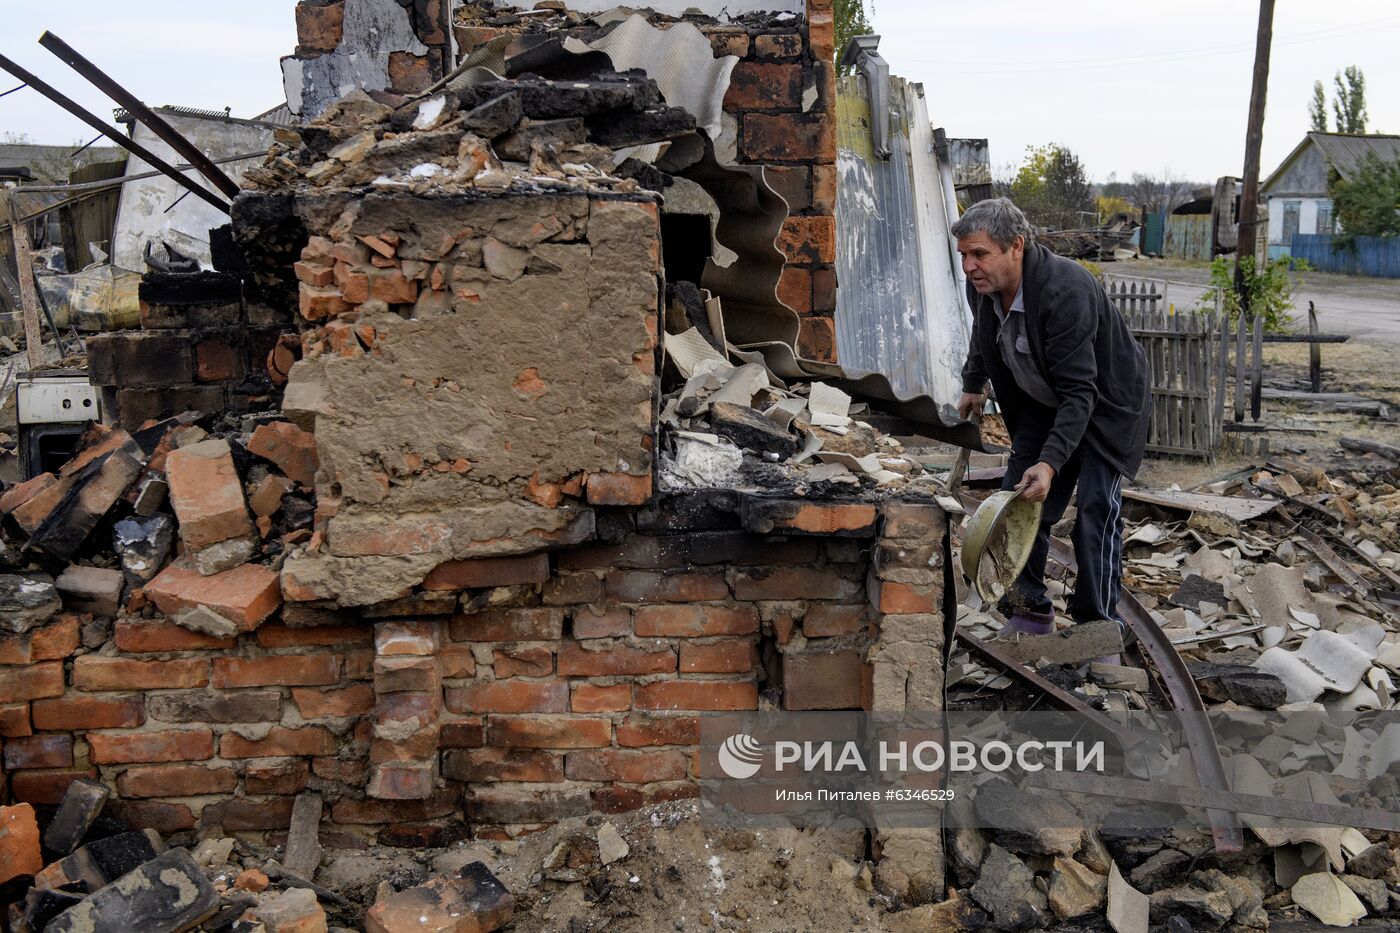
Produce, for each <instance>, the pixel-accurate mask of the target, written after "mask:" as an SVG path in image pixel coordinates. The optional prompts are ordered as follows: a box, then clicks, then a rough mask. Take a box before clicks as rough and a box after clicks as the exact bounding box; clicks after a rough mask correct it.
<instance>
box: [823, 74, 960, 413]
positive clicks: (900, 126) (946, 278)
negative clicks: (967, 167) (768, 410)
mask: <svg viewBox="0 0 1400 933" xmlns="http://www.w3.org/2000/svg"><path fill="white" fill-rule="evenodd" d="M889 100H890V110H891V112H890V113H889V114H882V115H875V116H876V117H878V118H880V119H889V120H891V121H892V125H891V133H890V143H891V150H892V152H891V156H890V158H889V159H888V160H881V159H878V158H876V157H875V155H874V152H873V148H872V144H871V137H870V121H871V119H872V115H871V113H870V95H869V92H868V88H867V85H866V79H865V77H864V76H863V75H856V76H853V77H847V78H842V79H841V82H840V85H839V89H838V93H837V103H836V115H837V146H838V150H837V156H836V164H837V171H838V172H839V175H840V181H839V184H838V186H837V198H836V225H837V264H836V270H837V277H838V281H839V282H840V284H841V288H840V290H839V291H838V292H837V309H836V347H837V359H839V360H840V361H841V365H842V367H843V368H846V369H848V370H868V371H874V372H878V373H882V374H884V375H885V376H887V377H888V378H889V381H890V384H891V386H892V388H893V389H894V391H895V392H896V393H898V394H900V395H902V396H914V395H927V396H929V397H931V399H932V400H933V401H934V402H935V403H936V404H937V406H938V408H939V410H940V412H941V413H942V414H943V416H944V420H945V421H946V422H947V423H949V424H952V423H954V422H956V421H957V416H956V411H957V401H958V396H959V395H960V394H961V391H962V380H961V377H960V374H961V371H962V365H963V362H964V361H965V360H966V359H967V348H968V341H969V337H970V333H971V322H972V317H971V313H970V312H969V310H968V309H967V305H966V301H965V300H964V298H963V296H962V294H961V292H960V290H959V288H958V285H957V279H956V275H955V272H954V268H953V260H952V255H953V253H952V243H951V241H950V238H949V233H948V227H949V223H950V222H949V216H948V211H947V209H946V207H945V205H944V200H943V187H942V184H941V182H940V179H939V175H938V164H937V161H936V159H935V157H934V154H933V134H932V132H931V130H930V124H929V116H928V108H927V105H926V103H925V101H924V92H923V87H922V86H921V85H918V84H910V83H908V82H906V81H905V80H903V79H902V78H891V79H890V94H889Z"/></svg>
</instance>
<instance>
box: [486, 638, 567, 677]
mask: <svg viewBox="0 0 1400 933" xmlns="http://www.w3.org/2000/svg"><path fill="white" fill-rule="evenodd" d="M491 670H492V671H494V672H495V674H496V677H497V678H498V679H500V678H506V677H548V676H549V675H550V674H553V673H554V652H553V651H552V650H550V649H549V648H546V647H544V646H536V647H515V648H507V649H503V650H501V649H498V650H496V651H494V652H492V660H491Z"/></svg>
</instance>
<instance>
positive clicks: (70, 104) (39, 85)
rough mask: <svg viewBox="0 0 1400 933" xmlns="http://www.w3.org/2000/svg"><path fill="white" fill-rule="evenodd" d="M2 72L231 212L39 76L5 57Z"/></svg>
mask: <svg viewBox="0 0 1400 933" xmlns="http://www.w3.org/2000/svg"><path fill="white" fill-rule="evenodd" d="M0 68H4V69H5V70H6V71H8V72H9V73H10V74H12V75H14V76H15V77H16V78H18V79H19V80H21V81H23V82H24V83H25V84H27V85H29V86H30V87H32V88H33V89H34V90H36V91H38V92H39V93H40V94H43V95H44V96H45V97H47V98H48V99H49V100H51V101H53V102H54V103H55V104H58V106H60V107H62V108H63V109H64V110H66V111H68V112H69V113H71V114H72V115H73V116H75V117H77V118H78V119H79V120H82V121H83V122H84V123H86V124H87V125H88V126H90V127H92V128H93V129H95V130H97V131H98V132H99V133H101V134H102V135H103V136H106V137H107V138H108V139H110V140H112V141H113V142H114V143H116V144H117V145H119V146H121V147H122V148H123V149H125V150H126V151H128V152H130V153H131V154H132V155H134V156H136V157H137V158H139V159H144V160H145V161H146V162H147V163H148V164H149V165H150V166H151V167H152V168H154V169H157V170H158V171H160V173H161V174H163V175H166V176H169V177H170V178H171V179H172V180H174V181H175V182H176V183H177V184H179V185H180V186H182V187H184V188H188V189H189V190H190V193H191V194H194V195H196V196H197V197H200V198H202V199H203V200H205V201H207V202H209V204H211V205H212V206H214V207H217V208H218V209H219V210H221V211H223V212H224V213H225V214H227V213H228V212H229V205H228V202H227V201H224V200H223V199H221V198H220V197H219V196H218V195H216V194H214V193H213V192H212V191H210V190H209V189H207V188H205V187H203V186H201V185H198V184H196V183H195V182H194V181H191V180H190V179H189V178H186V177H185V176H184V175H182V174H180V172H179V171H178V170H177V169H176V168H175V167H174V166H173V165H171V164H170V163H168V162H166V161H165V160H164V159H162V158H161V157H160V156H158V155H156V154H155V153H154V152H152V151H151V150H149V149H147V148H146V147H145V146H143V145H141V144H140V143H138V142H137V141H136V140H134V139H132V138H131V137H130V136H128V135H126V134H125V133H123V132H122V131H121V130H119V129H117V128H116V127H115V126H112V125H111V124H110V123H106V122H103V120H102V119H101V118H100V117H97V116H95V115H94V114H92V113H90V112H88V111H87V110H84V109H83V108H82V107H81V106H79V105H78V103H77V102H75V101H74V100H72V99H71V98H69V97H67V96H66V95H65V94H63V92H62V91H59V90H58V89H57V88H55V87H53V86H52V85H50V84H47V83H46V82H44V81H42V80H40V79H39V77H38V76H37V75H34V74H32V73H31V72H29V71H27V70H25V69H24V68H22V67H21V66H20V65H19V64H17V63H16V62H14V61H11V60H10V59H8V58H6V57H5V56H4V55H0Z"/></svg>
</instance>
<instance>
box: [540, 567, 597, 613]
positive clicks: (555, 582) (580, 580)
mask: <svg viewBox="0 0 1400 933" xmlns="http://www.w3.org/2000/svg"><path fill="white" fill-rule="evenodd" d="M541 597H542V599H543V600H544V604H545V605H546V606H575V605H579V604H581V603H596V602H597V601H598V600H600V599H602V598H603V581H602V580H600V579H598V577H597V576H596V575H595V574H591V573H567V574H562V575H560V576H556V577H552V578H551V579H549V580H547V581H545V584H544V588H543V589H542V591H541Z"/></svg>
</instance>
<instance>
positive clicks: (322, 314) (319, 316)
mask: <svg viewBox="0 0 1400 933" xmlns="http://www.w3.org/2000/svg"><path fill="white" fill-rule="evenodd" d="M349 277H350V276H347V278H349ZM353 278H356V279H359V280H363V283H364V285H365V286H366V290H368V286H369V278H368V277H366V276H364V275H356V276H353ZM349 297H351V296H350V293H349V292H348V291H347V292H346V294H345V295H341V293H340V292H338V291H336V290H335V289H334V288H316V287H313V286H311V285H303V286H301V288H300V290H299V292H298V295H297V299H298V301H297V304H298V309H299V310H300V311H301V316H302V317H304V318H306V319H307V320H308V321H324V320H325V319H326V318H333V317H335V316H336V315H338V314H344V313H345V312H346V311H349V310H350V305H349V304H348V303H347V301H346V299H347V298H349ZM365 297H366V298H368V297H369V296H368V294H366V296H365Z"/></svg>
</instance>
